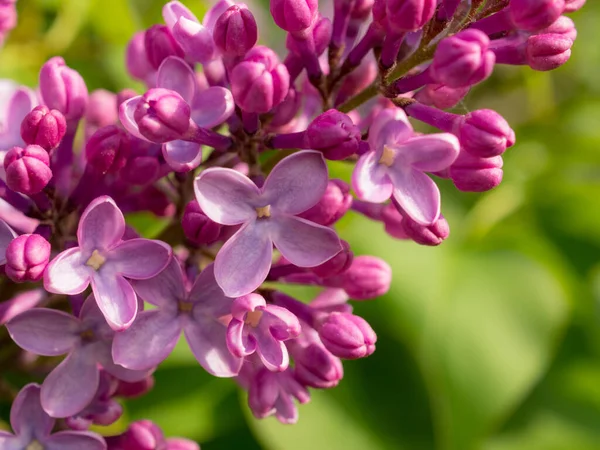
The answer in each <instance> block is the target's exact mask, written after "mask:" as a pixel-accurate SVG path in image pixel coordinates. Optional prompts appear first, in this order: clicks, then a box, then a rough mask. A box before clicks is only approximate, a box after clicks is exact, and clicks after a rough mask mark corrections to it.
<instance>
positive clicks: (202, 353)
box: [183, 307, 244, 377]
mask: <svg viewBox="0 0 600 450" xmlns="http://www.w3.org/2000/svg"><path fill="white" fill-rule="evenodd" d="M196 309H198V307H196V308H194V311H193V312H192V314H193V317H192V318H189V320H187V321H185V322H184V325H183V333H184V335H185V338H186V340H187V342H188V345H189V346H190V350H192V353H193V354H194V357H195V358H196V359H197V360H198V362H199V363H200V365H201V366H202V367H204V369H205V370H206V371H207V372H208V373H210V374H211V375H214V376H216V377H234V376H236V375H237V374H238V373H239V371H240V369H241V368H242V363H243V361H244V360H243V359H242V358H238V357H236V356H233V355H232V354H231V353H230V352H229V349H228V348H227V343H226V338H225V332H226V330H227V328H226V327H225V325H223V324H222V323H221V322H219V321H218V320H216V319H213V318H210V317H207V316H206V315H204V314H203V313H202V312H201V309H198V312H197V311H196Z"/></svg>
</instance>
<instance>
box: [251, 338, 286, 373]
mask: <svg viewBox="0 0 600 450" xmlns="http://www.w3.org/2000/svg"><path fill="white" fill-rule="evenodd" d="M265 331H266V330H260V331H258V332H257V333H256V334H255V336H256V339H257V343H258V346H257V349H256V353H258V356H259V357H260V360H261V361H262V363H263V364H264V365H265V367H266V368H267V369H269V370H270V371H272V372H276V371H277V372H281V371H283V370H285V369H287V367H288V366H289V364H290V357H289V355H288V352H287V349H286V348H285V344H284V343H283V342H281V341H278V340H276V339H274V338H273V336H271V335H270V334H268V333H266V332H265Z"/></svg>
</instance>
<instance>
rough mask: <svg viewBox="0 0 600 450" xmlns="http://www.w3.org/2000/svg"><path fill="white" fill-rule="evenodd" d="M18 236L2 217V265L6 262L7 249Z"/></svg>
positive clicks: (0, 230)
mask: <svg viewBox="0 0 600 450" xmlns="http://www.w3.org/2000/svg"><path fill="white" fill-rule="evenodd" d="M16 237H17V233H15V232H14V231H13V230H12V228H11V227H9V226H8V225H7V224H6V222H5V221H4V220H2V219H0V266H1V265H2V264H6V249H7V248H8V245H9V244H10V243H11V242H12V240H13V239H14V238H16Z"/></svg>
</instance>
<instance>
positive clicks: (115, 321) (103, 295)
mask: <svg viewBox="0 0 600 450" xmlns="http://www.w3.org/2000/svg"><path fill="white" fill-rule="evenodd" d="M92 290H93V291H94V297H95V298H96V303H97V304H98V308H100V311H102V314H103V315H104V318H105V319H106V321H107V322H108V324H109V325H110V327H111V328H112V329H113V330H116V331H120V330H124V329H126V328H127V327H129V325H131V323H132V322H133V320H134V319H135V316H136V314H137V308H138V302H137V297H136V295H135V292H134V290H133V288H132V287H131V285H130V284H129V282H128V281H127V280H126V279H125V278H123V277H122V276H120V275H116V274H113V275H112V276H111V274H105V276H102V274H101V273H98V274H96V275H94V277H92Z"/></svg>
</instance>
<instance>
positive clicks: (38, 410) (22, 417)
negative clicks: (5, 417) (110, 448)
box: [0, 383, 106, 450]
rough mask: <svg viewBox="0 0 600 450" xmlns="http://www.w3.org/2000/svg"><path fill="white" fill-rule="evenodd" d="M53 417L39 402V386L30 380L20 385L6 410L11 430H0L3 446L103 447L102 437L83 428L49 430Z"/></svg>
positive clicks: (11, 449) (25, 449) (10, 449)
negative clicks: (58, 430)
mask: <svg viewBox="0 0 600 450" xmlns="http://www.w3.org/2000/svg"><path fill="white" fill-rule="evenodd" d="M54 423H55V420H54V419H53V418H52V417H50V416H48V414H46V412H45V411H44V410H43V409H42V406H41V404H40V386H39V385H37V384H35V383H31V384H28V385H27V386H25V387H24V388H23V389H21V392H19V395H17V398H16V399H15V401H14V402H13V405H12V408H11V410H10V424H11V426H12V429H13V431H14V432H15V434H14V435H13V434H10V433H9V432H7V431H0V448H2V449H3V450H41V449H43V450H84V449H85V450H106V443H105V442H104V439H102V438H101V437H100V436H98V435H97V434H96V433H88V432H85V431H60V432H58V433H54V434H52V435H51V434H50V433H51V432H52V428H54Z"/></svg>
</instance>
